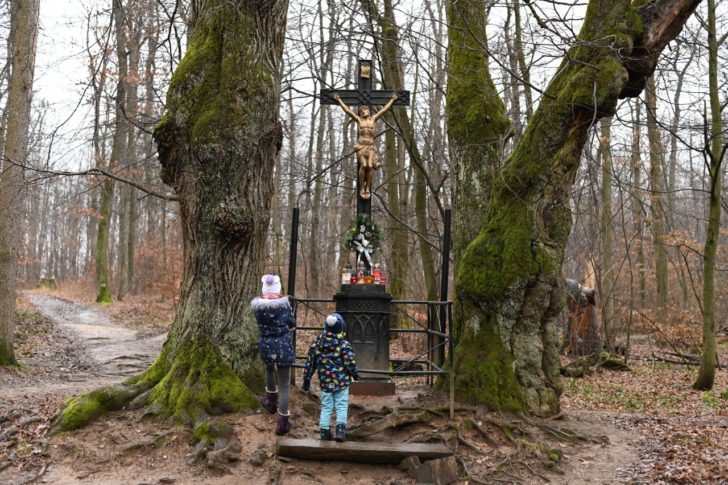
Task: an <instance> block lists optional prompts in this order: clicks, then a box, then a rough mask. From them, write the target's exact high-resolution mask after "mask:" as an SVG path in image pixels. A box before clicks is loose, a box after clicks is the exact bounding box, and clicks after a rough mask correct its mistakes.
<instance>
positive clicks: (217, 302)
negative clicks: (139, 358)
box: [55, 0, 287, 441]
mask: <svg viewBox="0 0 728 485" xmlns="http://www.w3.org/2000/svg"><path fill="white" fill-rule="evenodd" d="M286 10H287V1H286V0H276V1H266V2H263V1H249V0H248V1H243V0H235V1H232V0H206V1H205V2H204V4H203V5H202V8H201V10H200V11H199V14H198V16H197V19H196V25H195V32H194V34H193V36H192V39H191V43H190V46H189V50H188V51H187V54H186V55H185V57H184V58H183V60H182V62H181V63H180V64H179V66H178V67H177V70H176V71H175V73H174V76H173V77H172V80H171V83H170V87H169V92H168V95H167V112H166V114H165V115H164V117H163V118H162V120H161V121H160V123H159V124H158V126H157V128H156V130H155V132H154V137H155V140H156V141H157V144H158V147H159V158H160V162H161V164H162V172H161V175H162V180H163V181H164V182H165V183H166V184H168V185H169V186H170V187H172V188H173V189H174V190H175V192H176V194H177V195H178V196H179V199H180V201H179V205H180V219H181V223H182V235H183V243H184V256H183V258H184V261H183V268H184V270H183V271H184V272H183V279H182V284H181V288H180V301H179V305H178V309H177V314H176V316H175V320H174V322H173V324H172V328H171V330H170V334H169V337H168V339H167V342H166V343H165V345H164V347H163V349H162V353H161V354H160V356H159V357H158V358H157V360H156V361H155V362H154V364H152V366H151V367H150V368H149V369H148V370H147V371H146V372H144V373H143V374H141V375H140V376H138V377H135V378H132V379H130V380H128V381H126V382H125V383H124V385H122V386H117V387H115V388H111V389H109V388H106V389H103V390H101V391H95V392H92V393H89V394H86V395H83V396H80V397H77V398H75V399H74V400H73V401H71V403H70V404H69V406H67V407H66V409H65V410H64V411H63V412H62V413H61V414H60V415H59V417H58V418H57V419H56V421H55V429H72V428H75V427H78V426H82V425H83V424H85V423H86V422H87V421H88V420H89V419H92V418H93V417H94V416H95V415H96V414H98V413H99V412H101V411H104V410H107V409H114V408H118V407H120V406H121V405H124V404H125V403H126V402H128V401H129V400H130V399H132V398H134V397H135V396H137V395H139V393H141V392H144V394H141V395H140V396H139V398H137V399H136V401H135V403H134V405H140V404H148V405H149V406H150V410H151V411H153V412H156V413H159V414H163V415H169V416H172V417H173V418H174V419H175V420H176V421H178V422H182V423H192V424H197V426H198V428H197V431H196V433H195V436H196V438H199V439H202V440H203V441H205V439H206V438H214V436H215V435H216V434H217V431H216V429H213V428H216V426H211V425H209V424H205V423H207V421H205V420H206V419H207V417H208V416H209V415H212V414H218V413H220V412H227V411H233V410H242V409H251V408H256V407H257V406H258V403H257V400H256V398H255V396H254V395H253V393H252V392H251V389H254V390H262V373H261V368H260V364H259V359H258V358H257V355H258V352H257V329H256V324H255V319H254V316H253V314H252V312H251V311H250V309H249V302H250V299H251V297H252V296H253V295H255V294H256V293H257V291H258V282H259V278H260V274H261V270H262V265H261V261H262V256H263V254H262V251H263V248H264V246H265V239H266V234H267V229H268V223H269V219H270V213H269V212H270V203H271V198H272V194H273V173H272V171H273V166H274V164H275V158H276V156H277V154H278V151H279V149H280V144H281V138H282V130H281V126H280V124H279V121H278V104H279V97H280V92H279V82H280V74H279V73H280V64H281V57H282V51H283V34H284V30H285V22H286ZM145 391H146V392H145ZM88 403H92V405H91V406H90V405H89V404H88ZM94 406H95V407H94ZM89 409H91V410H92V411H93V412H88V410H89ZM208 441H209V440H208Z"/></svg>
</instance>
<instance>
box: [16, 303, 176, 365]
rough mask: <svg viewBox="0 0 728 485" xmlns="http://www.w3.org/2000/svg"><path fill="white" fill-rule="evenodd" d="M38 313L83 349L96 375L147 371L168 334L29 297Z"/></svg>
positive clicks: (82, 308)
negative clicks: (126, 325)
mask: <svg viewBox="0 0 728 485" xmlns="http://www.w3.org/2000/svg"><path fill="white" fill-rule="evenodd" d="M26 296H27V297H28V299H29V300H30V302H31V303H32V304H33V305H34V306H35V307H36V308H38V311H40V312H41V313H43V314H45V315H47V316H48V317H50V318H51V319H52V320H53V322H54V323H55V324H56V325H58V326H59V327H60V328H61V329H62V330H64V331H66V332H68V333H70V334H72V335H73V336H74V337H75V338H76V339H77V340H78V341H79V343H80V344H81V345H82V346H83V348H84V349H85V350H86V353H87V359H88V360H89V363H90V364H91V366H92V369H93V373H94V374H95V375H96V376H100V377H125V376H128V375H131V374H137V373H139V372H140V371H142V370H144V369H146V368H147V367H148V366H149V364H150V363H151V362H152V361H153V360H154V358H155V357H156V356H157V355H158V354H159V350H160V349H161V348H162V344H163V343H164V340H165V339H166V338H167V334H166V333H158V332H157V333H154V332H152V334H151V335H150V332H148V331H139V330H135V329H132V328H127V327H123V326H121V325H119V324H118V323H116V322H114V321H113V320H112V319H111V318H109V316H108V315H106V314H105V313H103V312H101V311H100V310H97V309H95V308H91V307H86V306H82V305H78V304H76V303H72V302H69V301H67V300H63V299H60V298H56V297H53V296H48V295H38V294H32V293H29V294H27V295H26Z"/></svg>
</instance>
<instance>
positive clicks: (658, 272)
mask: <svg viewBox="0 0 728 485" xmlns="http://www.w3.org/2000/svg"><path fill="white" fill-rule="evenodd" d="M656 90H657V88H656V86H655V78H654V77H652V76H650V79H649V80H648V81H647V89H646V93H645V104H646V107H647V139H648V140H649V142H650V214H651V216H652V221H651V226H652V239H653V241H654V245H655V285H656V289H655V308H656V309H657V320H658V322H660V323H665V319H666V317H667V298H668V289H667V250H666V249H665V197H664V195H663V194H664V192H665V185H664V183H663V177H664V175H663V173H664V166H665V147H664V146H663V144H662V139H661V136H660V128H659V126H658V122H657V91H656Z"/></svg>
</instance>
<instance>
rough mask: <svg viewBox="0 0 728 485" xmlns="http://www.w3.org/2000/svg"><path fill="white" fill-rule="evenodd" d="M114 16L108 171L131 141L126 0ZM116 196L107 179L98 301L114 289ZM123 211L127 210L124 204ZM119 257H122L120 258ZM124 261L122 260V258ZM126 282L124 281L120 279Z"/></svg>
mask: <svg viewBox="0 0 728 485" xmlns="http://www.w3.org/2000/svg"><path fill="white" fill-rule="evenodd" d="M112 15H113V17H114V26H115V36H116V57H117V62H118V69H119V72H118V80H117V83H116V98H115V100H114V106H115V109H114V116H115V121H114V139H113V141H112V145H111V155H110V160H109V170H110V171H112V172H113V171H115V170H116V169H117V167H119V166H121V165H122V162H123V158H124V155H125V153H124V152H125V151H126V150H125V148H126V145H127V140H128V134H127V132H128V131H127V130H128V124H127V122H126V120H125V118H124V105H125V103H126V76H127V74H128V58H127V52H126V35H125V28H124V22H125V19H126V16H125V13H124V4H123V0H113V2H112ZM113 198H114V183H113V181H112V180H111V179H109V178H107V179H106V180H104V186H103V191H102V193H101V210H100V213H99V232H98V238H97V240H96V282H97V286H98V287H97V296H96V301H97V302H99V303H109V302H111V288H110V287H109V229H110V227H109V224H110V222H111V217H112V205H113ZM121 207H122V212H126V210H125V209H124V207H123V204H122V205H121ZM125 231H126V227H125V226H124V225H123V224H121V225H120V226H119V232H120V233H122V232H125ZM118 254H119V255H120V256H121V258H124V257H125V254H126V253H125V252H120V253H118ZM121 258H120V259H121ZM121 261H122V262H123V259H121ZM118 271H119V272H120V273H121V272H123V264H120V265H119V268H118ZM120 281H123V280H120Z"/></svg>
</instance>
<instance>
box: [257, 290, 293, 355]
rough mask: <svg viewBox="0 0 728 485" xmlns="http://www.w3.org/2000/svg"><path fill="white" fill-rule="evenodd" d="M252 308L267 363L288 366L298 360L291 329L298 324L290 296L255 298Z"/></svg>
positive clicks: (261, 351) (260, 345)
mask: <svg viewBox="0 0 728 485" xmlns="http://www.w3.org/2000/svg"><path fill="white" fill-rule="evenodd" d="M250 308H252V309H253V312H255V320H256V321H257V322H258V349H259V350H260V357H261V359H263V362H265V363H266V364H276V365H278V366H287V365H291V364H293V362H294V361H295V360H296V353H295V352H294V351H293V342H292V341H291V331H290V329H291V328H293V327H295V326H296V321H295V320H294V319H293V310H292V309H291V304H290V303H289V302H288V297H287V296H284V297H283V298H276V299H273V300H267V299H265V298H254V299H253V301H251V302H250Z"/></svg>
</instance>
